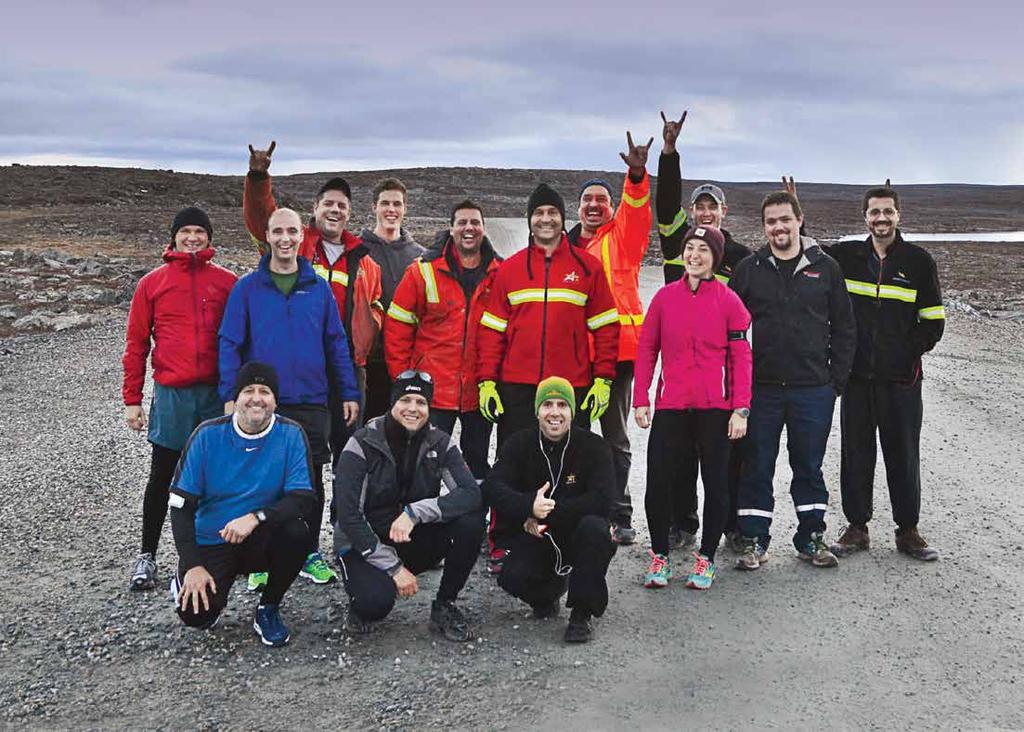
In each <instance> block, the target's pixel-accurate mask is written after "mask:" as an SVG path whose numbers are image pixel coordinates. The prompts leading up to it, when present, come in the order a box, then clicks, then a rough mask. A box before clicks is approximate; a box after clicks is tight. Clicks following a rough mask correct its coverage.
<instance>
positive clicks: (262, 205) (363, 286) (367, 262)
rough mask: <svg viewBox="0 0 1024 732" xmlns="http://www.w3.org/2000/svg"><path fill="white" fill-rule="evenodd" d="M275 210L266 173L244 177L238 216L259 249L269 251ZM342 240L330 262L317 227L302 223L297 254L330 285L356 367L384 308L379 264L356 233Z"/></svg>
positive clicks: (362, 363)
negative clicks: (352, 271)
mask: <svg viewBox="0 0 1024 732" xmlns="http://www.w3.org/2000/svg"><path fill="white" fill-rule="evenodd" d="M276 209H277V204H276V203H275V201H274V194H273V191H272V190H271V183H270V175H268V174H264V173H253V172H250V173H249V174H248V175H246V176H245V192H244V195H243V196H242V215H243V216H244V218H245V228H246V229H248V230H249V235H250V236H251V237H252V238H253V241H255V242H256V246H257V247H258V248H259V249H260V251H261V252H265V251H269V250H268V249H267V248H266V241H267V222H268V221H269V220H270V214H272V213H274V211H275V210H276ZM341 244H343V245H344V247H345V249H344V254H343V255H342V256H340V257H338V258H337V259H336V260H335V261H334V264H331V263H330V260H328V258H327V254H326V252H325V251H324V247H323V236H322V235H321V234H320V231H319V230H318V229H317V228H316V227H314V226H304V227H303V230H302V244H301V245H300V246H299V256H300V257H305V258H306V259H308V260H309V263H310V264H311V265H313V271H314V272H316V273H317V274H318V275H320V276H321V277H323V278H324V279H325V280H327V282H328V284H330V286H331V291H332V292H333V293H334V299H335V300H337V302H338V315H340V316H341V322H342V323H343V324H344V326H345V333H346V335H347V336H348V340H349V344H348V345H349V352H350V353H351V354H352V360H353V361H355V363H356V364H357V365H359V366H365V365H366V359H367V357H368V356H369V354H370V351H372V350H373V342H374V340H375V339H376V337H377V334H378V333H380V331H381V328H382V326H383V324H384V308H383V306H382V305H381V304H380V299H381V292H382V290H381V274H380V265H378V264H377V263H376V262H374V261H373V260H372V259H371V258H370V257H369V256H368V254H369V253H368V252H367V250H366V247H365V246H364V245H363V240H362V239H360V238H359V237H358V236H355V235H354V234H352V233H350V232H348V231H344V232H342V235H341ZM350 263H351V265H352V266H354V267H355V272H356V275H355V281H354V282H352V281H351V280H350V278H349V269H350ZM350 284H351V287H350V286H349V285H350ZM349 305H351V308H350V307H349Z"/></svg>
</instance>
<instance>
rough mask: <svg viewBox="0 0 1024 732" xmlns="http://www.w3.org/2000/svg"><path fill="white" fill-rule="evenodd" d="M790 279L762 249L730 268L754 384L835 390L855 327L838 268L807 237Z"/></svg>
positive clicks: (844, 373)
mask: <svg viewBox="0 0 1024 732" xmlns="http://www.w3.org/2000/svg"><path fill="white" fill-rule="evenodd" d="M800 242H801V244H802V246H803V252H802V253H801V254H800V259H799V261H798V262H797V265H796V270H795V271H794V272H793V276H792V277H786V276H784V275H783V274H782V273H781V272H780V271H779V269H778V267H777V266H776V265H775V259H774V258H773V257H772V254H771V247H770V246H769V245H768V244H765V245H764V246H763V247H761V248H760V249H758V250H757V251H756V252H754V254H753V255H751V256H749V257H747V258H746V259H744V260H743V261H742V262H740V263H739V265H737V267H736V271H735V273H734V274H733V277H732V279H731V280H730V281H729V287H730V288H732V289H733V291H735V292H736V294H737V295H739V296H740V299H741V300H743V304H744V305H746V306H747V310H749V311H750V316H751V319H752V321H751V332H752V334H753V352H754V383H755V384H779V385H782V386H824V385H826V384H831V385H832V387H833V388H834V389H835V390H836V392H837V393H839V394H841V393H842V392H843V390H844V389H845V388H846V382H847V380H848V379H849V378H850V367H851V366H852V365H853V354H854V351H855V350H856V348H857V325H856V323H855V322H854V319H853V308H852V306H851V305H850V297H849V295H848V294H847V292H846V283H845V282H844V280H843V272H842V270H841V269H840V267H839V264H838V263H836V261H835V260H834V259H832V257H830V256H828V255H827V254H825V253H824V252H823V251H822V250H821V247H819V246H818V243H817V242H816V241H814V239H811V238H810V237H806V236H802V237H800Z"/></svg>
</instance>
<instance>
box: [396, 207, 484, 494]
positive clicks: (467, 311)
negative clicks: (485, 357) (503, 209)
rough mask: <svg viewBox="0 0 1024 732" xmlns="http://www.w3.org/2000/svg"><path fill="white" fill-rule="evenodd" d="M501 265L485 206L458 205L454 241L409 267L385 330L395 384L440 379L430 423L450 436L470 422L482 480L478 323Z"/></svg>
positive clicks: (465, 438) (473, 465)
mask: <svg viewBox="0 0 1024 732" xmlns="http://www.w3.org/2000/svg"><path fill="white" fill-rule="evenodd" d="M500 262H501V259H500V258H499V257H498V256H497V255H496V254H495V253H494V249H492V248H491V243H490V242H489V241H488V240H487V238H486V236H485V231H484V214H483V211H482V210H481V209H480V206H478V205H477V204H475V203H473V202H472V201H469V200H466V201H461V202H460V203H457V204H455V206H454V207H453V208H452V214H451V230H450V233H449V235H448V239H447V241H446V242H445V243H444V245H443V246H442V247H441V248H440V249H439V250H438V249H432V250H430V251H429V252H427V253H426V254H424V255H423V257H422V258H420V259H418V260H417V261H416V262H414V263H413V264H411V265H409V268H408V269H406V271H405V276H404V277H403V278H402V281H401V282H400V283H399V285H398V289H397V290H395V296H394V298H393V299H392V300H391V305H390V307H389V308H388V317H387V320H386V321H385V324H384V354H385V356H386V357H387V362H388V371H389V373H390V376H391V378H392V379H393V378H395V377H397V376H398V374H400V373H401V372H403V371H406V370H408V369H411V368H417V369H419V370H421V371H426V372H428V373H429V374H431V376H433V378H434V400H433V402H432V403H431V406H430V422H431V424H433V425H434V426H435V427H438V428H439V429H441V430H442V431H443V432H447V433H448V434H452V431H453V430H454V428H455V421H456V420H459V421H460V422H461V423H462V434H461V438H460V445H461V447H462V454H463V456H464V457H465V458H466V462H467V463H468V464H469V468H470V470H472V471H473V475H475V476H476V478H477V480H483V479H484V477H485V476H486V474H487V467H488V465H487V450H488V447H489V443H490V439H491V423H490V422H488V421H487V420H486V419H484V417H483V415H482V414H480V411H479V406H480V401H479V397H478V391H477V378H476V358H477V357H476V334H477V328H476V324H477V323H479V322H480V317H481V316H482V315H483V309H484V302H485V301H486V299H487V294H488V292H489V291H490V287H491V281H492V280H493V279H494V274H495V272H497V270H498V264H499V263H500Z"/></svg>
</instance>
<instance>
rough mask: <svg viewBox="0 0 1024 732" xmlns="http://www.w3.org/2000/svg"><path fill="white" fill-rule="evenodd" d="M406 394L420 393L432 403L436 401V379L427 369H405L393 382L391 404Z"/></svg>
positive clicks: (428, 402) (393, 404)
mask: <svg viewBox="0 0 1024 732" xmlns="http://www.w3.org/2000/svg"><path fill="white" fill-rule="evenodd" d="M406 394H419V395H420V396H422V397H423V398H424V399H426V400H427V404H430V403H431V402H432V401H434V380H433V379H432V378H430V374H428V373H427V372H426V371H403V372H402V373H400V374H399V375H398V378H397V379H395V381H394V383H393V384H391V406H395V402H397V401H398V400H399V399H401V398H402V397H403V396H405V395H406Z"/></svg>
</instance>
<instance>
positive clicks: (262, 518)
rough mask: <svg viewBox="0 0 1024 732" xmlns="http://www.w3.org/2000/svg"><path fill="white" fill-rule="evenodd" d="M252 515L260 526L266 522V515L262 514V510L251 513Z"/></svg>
mask: <svg viewBox="0 0 1024 732" xmlns="http://www.w3.org/2000/svg"><path fill="white" fill-rule="evenodd" d="M252 513H253V516H255V517H256V520H257V521H259V522H260V523H261V524H262V523H263V522H264V521H266V520H267V514H265V513H263V510H262V509H260V510H259V511H253V512H252Z"/></svg>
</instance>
